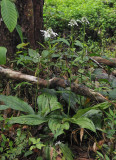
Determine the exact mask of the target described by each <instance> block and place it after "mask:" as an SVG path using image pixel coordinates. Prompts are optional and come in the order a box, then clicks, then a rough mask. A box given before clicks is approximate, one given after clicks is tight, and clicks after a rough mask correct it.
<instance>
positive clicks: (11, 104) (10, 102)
mask: <svg viewBox="0 0 116 160" xmlns="http://www.w3.org/2000/svg"><path fill="white" fill-rule="evenodd" d="M0 101H1V102H4V103H5V105H6V106H7V107H8V108H12V109H14V110H19V111H23V112H26V113H28V114H34V110H33V108H32V107H31V106H30V105H28V104H27V103H26V102H24V101H22V100H20V99H19V98H17V97H14V96H5V95H0ZM2 108H3V105H2Z"/></svg>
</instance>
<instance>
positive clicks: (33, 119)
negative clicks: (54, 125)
mask: <svg viewBox="0 0 116 160" xmlns="http://www.w3.org/2000/svg"><path fill="white" fill-rule="evenodd" d="M44 122H47V119H45V118H43V117H41V116H40V115H25V116H20V117H12V118H9V121H8V123H9V124H14V123H19V124H27V125H39V124H42V123H44Z"/></svg>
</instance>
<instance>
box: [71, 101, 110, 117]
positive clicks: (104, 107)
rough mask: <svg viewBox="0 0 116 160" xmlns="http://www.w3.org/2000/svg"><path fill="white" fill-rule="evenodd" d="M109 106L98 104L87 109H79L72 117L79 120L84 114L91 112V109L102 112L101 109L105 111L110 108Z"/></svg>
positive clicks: (104, 103) (106, 103)
mask: <svg viewBox="0 0 116 160" xmlns="http://www.w3.org/2000/svg"><path fill="white" fill-rule="evenodd" d="M110 105H111V104H110V103H109V102H103V103H99V104H97V105H94V106H93V107H88V108H85V109H80V110H78V111H77V113H76V114H75V115H74V116H73V118H79V117H81V116H82V115H84V114H85V113H86V112H88V111H90V110H92V109H100V110H103V109H106V108H108V107H109V106H110Z"/></svg>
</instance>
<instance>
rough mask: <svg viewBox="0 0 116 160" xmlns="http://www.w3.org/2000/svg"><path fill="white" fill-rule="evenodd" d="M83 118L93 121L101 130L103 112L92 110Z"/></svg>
mask: <svg viewBox="0 0 116 160" xmlns="http://www.w3.org/2000/svg"><path fill="white" fill-rule="evenodd" d="M82 116H84V117H87V118H89V119H90V120H92V122H93V123H94V125H95V128H96V129H101V124H102V111H101V110H96V109H91V110H89V111H88V112H86V113H85V114H84V115H82Z"/></svg>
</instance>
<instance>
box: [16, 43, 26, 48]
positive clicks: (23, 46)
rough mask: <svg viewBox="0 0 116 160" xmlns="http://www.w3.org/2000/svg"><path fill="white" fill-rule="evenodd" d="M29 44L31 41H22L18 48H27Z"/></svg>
mask: <svg viewBox="0 0 116 160" xmlns="http://www.w3.org/2000/svg"><path fill="white" fill-rule="evenodd" d="M28 45H29V43H20V44H18V45H17V48H18V49H22V48H25V47H26V46H28Z"/></svg>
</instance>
